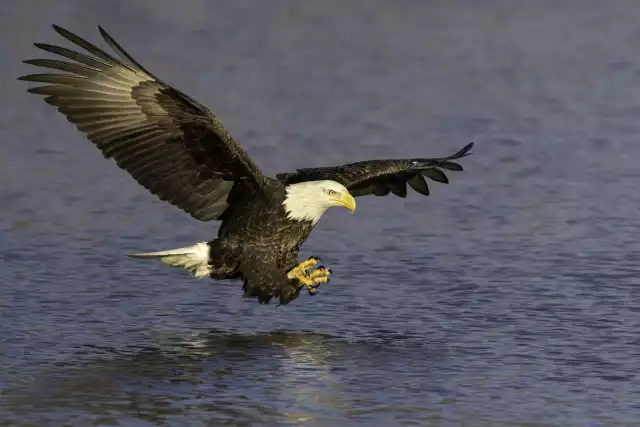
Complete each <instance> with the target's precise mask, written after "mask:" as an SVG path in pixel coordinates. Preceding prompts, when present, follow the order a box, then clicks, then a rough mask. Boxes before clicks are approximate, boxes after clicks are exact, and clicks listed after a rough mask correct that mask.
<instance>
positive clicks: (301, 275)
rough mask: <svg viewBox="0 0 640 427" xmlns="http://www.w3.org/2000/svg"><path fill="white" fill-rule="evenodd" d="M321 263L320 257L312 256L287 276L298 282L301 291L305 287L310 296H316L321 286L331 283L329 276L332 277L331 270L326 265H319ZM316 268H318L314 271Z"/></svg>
mask: <svg viewBox="0 0 640 427" xmlns="http://www.w3.org/2000/svg"><path fill="white" fill-rule="evenodd" d="M321 261H322V259H321V258H320V257H317V256H315V255H314V256H311V257H309V259H307V260H306V261H303V262H301V263H300V264H298V265H297V266H295V267H294V268H292V269H291V270H290V271H289V273H288V274H287V276H288V277H289V278H290V279H297V280H298V283H299V287H298V288H299V289H300V288H302V287H303V286H304V287H306V288H307V292H308V293H309V295H316V294H317V293H318V288H319V287H320V285H321V284H322V283H329V276H331V269H328V268H326V267H325V266H324V265H318V263H319V262H321ZM314 267H316V268H315V269H314Z"/></svg>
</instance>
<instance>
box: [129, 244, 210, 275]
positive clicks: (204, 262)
mask: <svg viewBox="0 0 640 427" xmlns="http://www.w3.org/2000/svg"><path fill="white" fill-rule="evenodd" d="M128 256H130V257H131V258H139V259H151V258H159V259H160V261H162V262H164V263H166V264H169V265H170V266H172V267H182V268H184V269H185V270H187V271H188V272H189V273H191V274H193V275H194V276H196V277H197V278H198V279H201V278H203V277H206V276H208V275H209V274H210V273H211V267H210V266H209V244H208V243H207V242H201V243H196V244H195V245H193V246H187V247H185V248H178V249H170V250H168V251H160V252H147V253H140V254H129V255H128Z"/></svg>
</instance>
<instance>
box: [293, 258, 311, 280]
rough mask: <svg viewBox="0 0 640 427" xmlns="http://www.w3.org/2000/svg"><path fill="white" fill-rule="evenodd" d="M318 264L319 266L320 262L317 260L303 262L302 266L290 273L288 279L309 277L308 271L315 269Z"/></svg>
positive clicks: (296, 267)
mask: <svg viewBox="0 0 640 427" xmlns="http://www.w3.org/2000/svg"><path fill="white" fill-rule="evenodd" d="M316 264H318V260H317V259H316V258H309V259H308V260H306V261H302V262H301V263H300V264H298V265H297V266H295V267H294V268H292V269H291V271H289V273H288V274H287V277H288V278H289V279H295V278H298V279H300V277H301V276H307V275H308V274H307V270H309V269H310V268H313V267H314V266H315V265H316Z"/></svg>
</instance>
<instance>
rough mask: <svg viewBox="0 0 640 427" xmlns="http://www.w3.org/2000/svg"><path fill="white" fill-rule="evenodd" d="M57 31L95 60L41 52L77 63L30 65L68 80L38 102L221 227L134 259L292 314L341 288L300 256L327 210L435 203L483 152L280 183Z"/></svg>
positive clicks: (202, 118) (121, 65)
mask: <svg viewBox="0 0 640 427" xmlns="http://www.w3.org/2000/svg"><path fill="white" fill-rule="evenodd" d="M53 28H54V29H55V31H56V32H58V33H59V34H60V35H62V36H63V37H64V38H66V39H67V40H69V41H71V42H72V43H74V44H75V45H77V46H78V47H80V48H82V49H84V50H85V51H86V52H87V53H88V55H87V54H84V53H80V52H76V51H73V50H70V49H67V48H64V47H60V46H54V45H50V44H43V43H36V44H35V46H36V47H38V48H40V49H42V50H44V51H47V52H49V53H52V54H55V55H58V56H59V57H62V58H65V59H63V60H61V59H31V60H27V61H25V62H26V63H27V64H31V65H35V66H38V67H44V68H49V69H52V70H56V71H59V73H46V74H31V75H26V76H22V77H20V80H26V81H29V82H36V83H47V84H48V85H46V86H36V87H33V88H30V89H28V91H29V92H31V93H35V94H39V95H44V96H45V101H46V102H47V103H49V104H51V105H53V106H55V107H57V108H58V111H60V112H61V113H62V114H64V115H65V117H66V118H67V120H69V121H70V122H71V123H73V124H75V125H76V127H77V128H78V130H80V131H81V132H82V133H84V134H85V135H86V136H87V138H89V139H90V140H91V141H92V142H93V143H94V144H95V145H96V146H97V147H98V148H99V149H100V150H101V151H102V153H103V155H104V156H105V157H106V158H113V159H114V160H115V161H116V163H117V164H118V166H119V167H120V168H122V169H124V170H126V171H127V172H129V174H130V175H131V176H132V177H133V178H134V179H135V180H136V181H137V182H138V183H140V184H141V185H142V186H144V187H145V188H147V189H148V190H149V191H150V192H151V193H153V194H155V195H156V196H157V197H158V198H160V199H161V200H164V201H167V202H169V203H171V204H173V205H175V206H177V207H178V208H180V209H182V210H183V211H185V212H187V213H189V214H190V215H191V216H193V217H194V218H196V219H198V220H201V221H212V220H219V221H221V224H220V228H219V231H218V237H217V238H216V239H214V240H211V241H207V242H201V243H197V244H195V245H193V246H189V247H186V248H180V249H173V250H168V251H160V252H150V253H142V254H132V255H130V256H132V257H134V258H158V259H160V260H162V261H163V262H165V263H167V264H170V265H172V266H176V267H182V268H184V269H186V270H187V271H189V272H190V273H192V274H193V275H195V276H196V277H199V278H200V277H206V276H209V277H211V278H214V279H242V281H243V289H244V294H245V296H247V297H257V298H258V300H259V301H260V302H261V303H267V302H269V301H270V300H271V299H272V298H274V297H275V298H278V299H279V301H280V303H281V304H287V303H289V302H291V301H292V300H294V299H295V298H297V297H298V295H299V294H300V291H301V290H302V289H304V288H306V289H307V290H308V292H309V293H310V294H312V295H313V294H315V293H316V292H317V290H318V286H319V285H320V284H321V283H326V282H328V281H329V277H330V275H331V270H328V269H326V268H324V267H318V266H317V264H318V258H316V257H311V258H310V259H308V260H306V261H303V262H299V260H298V256H299V248H300V246H301V245H302V243H303V242H304V241H305V240H306V239H307V237H308V236H309V234H310V233H311V231H312V230H313V227H314V226H315V225H316V223H317V222H318V220H319V219H320V217H321V216H322V214H323V213H324V212H325V210H326V209H328V208H329V207H332V206H341V207H344V208H347V209H349V210H351V211H355V207H356V202H355V199H354V197H357V196H363V195H376V196H384V195H387V194H389V192H391V193H393V194H395V195H397V196H400V197H406V195H407V184H408V185H409V186H410V187H411V188H412V189H414V190H415V191H417V192H418V193H422V194H424V195H429V187H428V185H427V181H426V180H425V178H429V179H432V180H434V181H437V182H442V183H447V182H448V179H447V177H446V175H445V174H444V172H443V169H445V170H452V171H462V166H460V165H459V164H458V163H456V162H454V160H456V159H459V158H462V157H464V156H467V155H468V154H470V153H469V151H470V150H471V147H472V146H473V143H471V144H468V145H467V146H465V147H464V148H463V149H461V150H460V151H458V152H457V153H455V154H453V155H451V156H449V157H444V158H433V159H429V158H421V159H404V160H368V161H364V162H357V163H351V164H347V165H342V166H336V167H322V168H312V169H299V170H297V171H296V172H291V173H281V174H278V175H277V176H276V177H275V178H271V177H268V176H265V175H263V174H262V173H261V172H260V170H259V169H258V167H257V166H256V165H255V164H254V163H253V161H252V160H251V158H249V156H248V155H247V153H246V152H245V151H244V150H243V149H242V147H241V146H240V145H239V144H238V143H237V142H236V141H235V140H234V139H233V137H232V136H231V135H230V134H229V132H228V131H227V130H226V129H225V128H224V126H223V125H222V123H221V122H220V120H219V119H218V117H216V115H215V114H214V113H213V112H211V111H210V110H209V109H208V108H207V107H205V106H204V105H202V104H200V103H199V102H197V101H196V100H194V99H193V98H191V97H189V96H188V95H186V94H184V93H182V92H180V91H179V90H177V89H175V88H173V87H171V86H170V85H168V84H167V83H165V82H163V81H162V80H160V79H159V78H157V77H156V76H154V75H153V74H151V73H150V72H149V71H147V70H146V69H145V68H144V67H143V66H142V65H140V64H139V63H138V62H137V61H136V60H134V59H133V58H132V57H131V56H130V55H129V54H128V53H127V52H125V50H124V49H122V47H120V45H118V43H116V41H115V40H114V39H113V38H112V37H111V36H109V34H107V32H106V31H104V30H103V29H102V28H101V27H99V31H100V34H101V35H102V37H103V38H104V40H105V41H106V42H107V44H108V45H109V46H110V47H111V48H112V49H113V50H114V51H115V52H116V54H117V55H118V56H119V57H120V58H119V59H118V58H116V57H114V56H112V55H110V54H108V53H106V52H105V51H103V50H102V49H99V48H98V47H96V46H94V45H93V44H91V43H89V42H88V41H86V40H84V39H82V38H80V37H78V36H76V35H75V34H73V33H71V32H69V31H67V30H65V29H63V28H61V27H58V26H56V25H54V26H53ZM69 60H70V61H69ZM314 267H317V268H315V269H314Z"/></svg>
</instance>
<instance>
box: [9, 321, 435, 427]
mask: <svg viewBox="0 0 640 427" xmlns="http://www.w3.org/2000/svg"><path fill="white" fill-rule="evenodd" d="M424 338H425V337H424V336H420V335H416V336H412V335H401V334H392V336H390V334H389V333H388V331H384V332H380V333H378V334H373V335H371V334H367V335H366V336H358V337H354V338H352V339H349V340H347V339H345V338H344V337H342V336H333V335H329V334H319V333H314V332H287V331H272V332H254V333H242V332H229V331H225V330H210V331H207V332H201V333H197V334H192V335H188V336H185V335H180V334H176V335H170V336H166V337H164V338H163V339H158V340H154V341H153V343H147V344H145V345H132V346H122V347H118V346H113V347H111V346H107V345H99V346H97V345H85V346H82V347H80V348H78V350H77V351H76V352H75V354H73V355H72V356H71V357H68V358H66V361H63V362H57V363H55V364H52V365H49V366H48V368H45V369H42V370H41V371H39V372H38V375H37V376H35V377H34V378H33V379H32V380H31V381H26V382H24V383H21V384H20V385H18V386H15V387H12V388H10V389H8V390H6V395H5V396H3V395H2V394H0V399H1V398H3V397H5V400H4V402H5V404H6V408H7V409H8V410H9V411H10V412H11V413H13V414H14V415H15V416H18V417H35V418H37V417H38V416H39V415H40V414H44V415H47V414H50V413H51V412H54V413H59V414H61V416H62V417H64V416H65V415H66V414H69V413H72V414H75V415H78V416H79V418H77V419H76V421H77V422H79V423H82V421H83V418H82V417H81V415H82V416H84V417H85V418H86V419H91V418H92V417H96V418H97V417H102V416H106V415H107V414H108V416H109V417H112V418H114V419H120V420H121V421H123V422H125V421H124V420H127V419H128V418H129V417H131V418H137V419H142V420H146V421H148V422H151V423H154V424H164V423H166V422H167V421H169V420H171V418H172V417H174V416H189V417H198V416H200V417H203V418H204V417H207V418H208V419H211V420H212V421H217V422H219V423H220V424H223V423H224V425H235V424H236V422H237V423H238V425H247V424H246V423H244V422H241V421H254V422H259V421H264V420H265V419H274V418H275V419H279V420H285V419H287V418H288V417H289V416H290V415H292V414H288V413H285V412H282V411H281V410H280V409H279V408H278V405H277V404H276V403H278V402H274V400H277V399H282V401H284V402H288V403H290V402H291V400H295V399H296V394H299V393H300V389H299V388H298V389H295V390H294V388H295V387H300V385H301V383H304V384H306V387H307V392H308V393H312V394H313V395H314V396H316V397H317V396H321V397H322V399H323V402H322V403H321V404H320V406H321V407H323V408H325V409H326V408H329V409H331V407H332V406H341V411H344V410H345V408H344V407H345V403H344V402H342V401H340V399H339V396H338V395H339V393H341V392H343V391H344V389H345V388H347V389H348V388H350V387H352V386H353V387H355V388H356V389H357V388H358V387H359V386H358V385H357V384H358V381H363V379H362V378H359V377H358V376H359V375H361V374H362V372H363V369H364V372H371V373H373V374H377V373H382V375H385V374H387V375H388V372H389V371H388V369H389V366H390V365H389V362H390V361H393V362H397V361H398V360H402V361H403V366H409V368H411V367H412V366H418V367H422V368H424V366H427V367H428V366H430V364H432V363H434V364H437V363H439V361H441V360H443V359H444V360H446V353H447V349H446V343H444V342H439V341H429V340H426V341H425V339H424ZM310 377H311V378H312V380H310V379H309V378H310ZM354 381H356V383H355V384H356V385H354V383H353V382H354ZM371 381H374V379H372V380H371ZM294 385H295V387H294ZM185 393H191V396H192V397H191V398H190V399H185ZM252 393H255V394H252ZM238 395H240V396H245V395H249V396H253V398H254V399H253V400H243V399H240V398H238V397H237V396H238ZM265 396H268V397H269V398H268V399H265ZM278 396H280V397H278ZM346 396H348V397H350V398H351V397H353V395H352V394H350V393H347V394H346ZM359 397H360V396H359ZM346 406H348V405H346ZM248 409H249V410H248ZM333 410H336V408H333ZM256 412H257V413H258V414H257V415H256ZM38 424H40V423H34V425H38ZM87 424H88V422H87ZM215 425H217V424H215Z"/></svg>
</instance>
